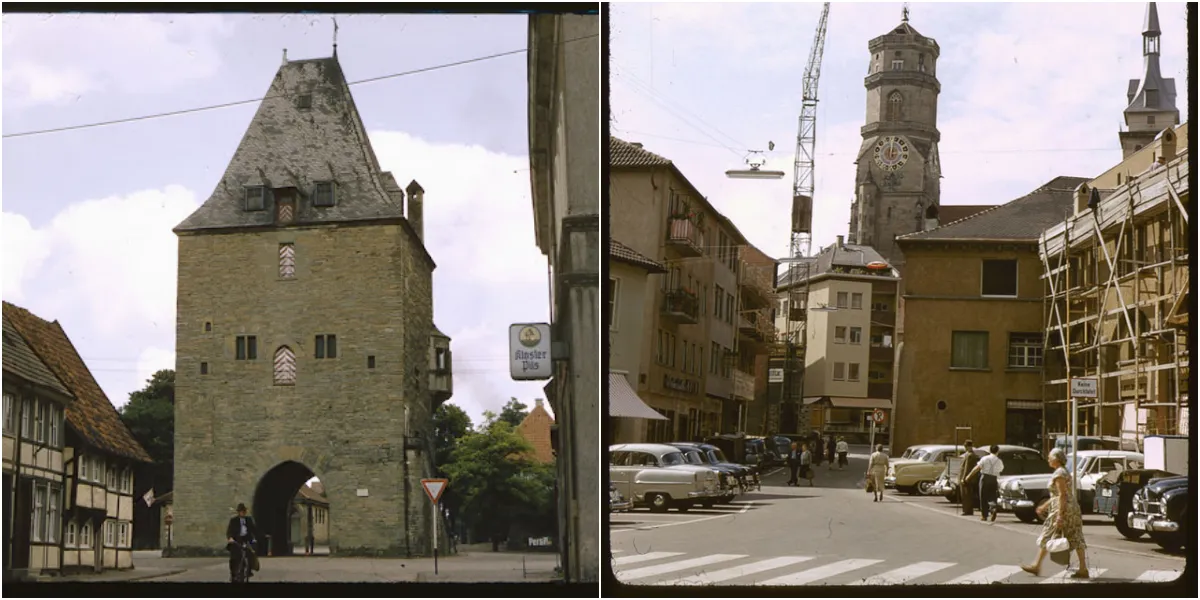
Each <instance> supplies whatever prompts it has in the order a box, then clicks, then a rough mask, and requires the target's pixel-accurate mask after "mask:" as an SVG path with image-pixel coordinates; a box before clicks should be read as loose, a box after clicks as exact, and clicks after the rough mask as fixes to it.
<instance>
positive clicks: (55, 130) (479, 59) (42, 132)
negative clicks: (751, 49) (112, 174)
mask: <svg viewBox="0 0 1200 600" xmlns="http://www.w3.org/2000/svg"><path fill="white" fill-rule="evenodd" d="M599 35H600V34H598V33H597V34H590V35H585V36H580V37H577V38H571V39H567V40H563V41H562V42H559V43H560V44H567V43H570V42H577V41H580V40H585V39H589V38H595V37H599ZM528 51H529V49H528V48H521V49H518V50H509V51H508V52H498V53H496V54H489V55H486V56H477V57H475V58H469V59H466V60H459V61H455V62H449V63H443V64H439V65H434V66H431V67H423V68H420V69H413V70H410V71H403V72H400V73H392V74H390V75H380V76H378V77H369V78H367V79H360V80H358V81H351V82H347V83H346V85H347V86H352V85H362V84H364V83H374V82H376V81H382V80H384V79H394V78H397V77H406V76H409V75H417V74H420V73H428V72H430V71H438V70H441V69H448V68H450V67H458V66H462V65H467V64H471V63H477V62H483V61H485V60H492V59H496V58H501V57H505V56H512V55H515V54H520V53H522V52H528ZM282 97H286V95H281V94H276V95H274V96H272V95H269V94H268V95H266V96H262V97H260V98H251V99H249V100H238V101H235V102H224V103H221V104H213V105H209V106H200V107H196V108H187V109H183V110H174V111H169V112H163V113H156V114H151V115H142V116H140V117H128V118H124V119H113V120H111V121H100V122H97V123H85V124H82V125H68V126H65V127H54V128H51V129H38V130H34V131H22V132H20V133H8V134H4V135H3V136H0V137H3V138H5V139H8V138H19V137H29V136H34V135H45V134H48V133H61V132H64V131H74V130H78V129H90V128H93V127H105V126H108V125H118V124H122V123H133V122H136V121H145V120H149V119H160V118H163V117H173V116H177V115H185V114H191V113H198V112H205V111H210V110H217V109H221V108H229V107H233V106H241V105H244V104H252V103H256V102H262V101H264V100H267V99H269V98H282Z"/></svg>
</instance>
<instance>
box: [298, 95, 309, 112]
mask: <svg viewBox="0 0 1200 600" xmlns="http://www.w3.org/2000/svg"><path fill="white" fill-rule="evenodd" d="M296 108H300V109H308V108H312V94H300V95H299V96H297V97H296Z"/></svg>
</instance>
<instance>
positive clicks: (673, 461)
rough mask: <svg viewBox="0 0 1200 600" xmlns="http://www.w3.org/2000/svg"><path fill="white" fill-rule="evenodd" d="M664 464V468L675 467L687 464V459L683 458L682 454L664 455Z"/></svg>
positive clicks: (670, 453)
mask: <svg viewBox="0 0 1200 600" xmlns="http://www.w3.org/2000/svg"><path fill="white" fill-rule="evenodd" d="M662 464H663V466H664V467H673V466H675V465H685V464H687V459H686V458H684V457H683V453H682V452H668V453H666V454H664V455H662Z"/></svg>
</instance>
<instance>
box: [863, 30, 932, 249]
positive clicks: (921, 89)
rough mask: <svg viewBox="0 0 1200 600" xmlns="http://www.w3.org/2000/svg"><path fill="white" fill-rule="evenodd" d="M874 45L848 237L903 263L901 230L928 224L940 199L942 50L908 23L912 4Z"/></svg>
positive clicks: (904, 232)
mask: <svg viewBox="0 0 1200 600" xmlns="http://www.w3.org/2000/svg"><path fill="white" fill-rule="evenodd" d="M868 47H869V49H870V52H871V60H870V63H869V65H868V68H867V78H866V82H865V83H866V87H867V120H866V124H865V125H863V127H862V137H863V142H862V146H861V147H860V149H859V151H858V160H857V161H856V163H857V165H858V169H857V176H856V178H855V199H854V203H853V204H852V205H851V209H850V235H849V241H850V242H851V243H854V244H861V245H864V246H871V247H873V248H875V249H876V250H877V251H879V253H880V254H881V255H882V256H883V257H884V258H886V259H887V260H888V261H889V262H891V263H892V264H893V265H895V266H897V267H900V266H901V265H903V262H904V259H903V256H901V255H900V251H899V249H897V248H896V245H895V242H894V238H895V236H897V235H903V234H906V233H912V232H914V231H921V230H923V229H924V228H925V226H926V220H927V219H933V220H936V219H937V210H938V208H937V207H938V206H939V205H940V202H941V199H940V197H941V193H940V190H941V183H940V181H939V180H940V178H941V164H940V160H939V159H938V146H937V145H938V141H939V140H940V139H941V134H940V133H939V132H938V129H937V100H938V94H939V93H940V92H941V84H939V83H938V80H937V59H938V55H939V53H940V49H939V48H938V45H937V42H936V41H934V40H933V39H931V38H927V37H925V36H923V35H921V34H920V33H918V32H917V30H916V29H913V27H912V26H911V25H909V24H908V11H907V9H905V11H904V16H903V20H902V21H901V23H900V25H898V26H897V27H896V28H895V29H893V30H892V31H890V32H888V33H886V34H884V35H881V36H879V37H877V38H875V39H873V40H871V42H870V43H869V44H868ZM931 224H932V223H931Z"/></svg>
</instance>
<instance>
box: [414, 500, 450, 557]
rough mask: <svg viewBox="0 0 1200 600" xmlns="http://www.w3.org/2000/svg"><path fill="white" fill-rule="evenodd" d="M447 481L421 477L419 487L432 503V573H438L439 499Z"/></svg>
mask: <svg viewBox="0 0 1200 600" xmlns="http://www.w3.org/2000/svg"><path fill="white" fill-rule="evenodd" d="M447 483H449V481H448V480H446V479H422V480H421V487H422V488H425V495H426V496H429V500H430V501H432V504H433V574H434V575H437V574H438V520H439V519H438V517H439V516H441V515H439V514H438V513H440V512H441V503H440V502H439V500H440V499H441V497H442V492H444V491H446V484H447Z"/></svg>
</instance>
